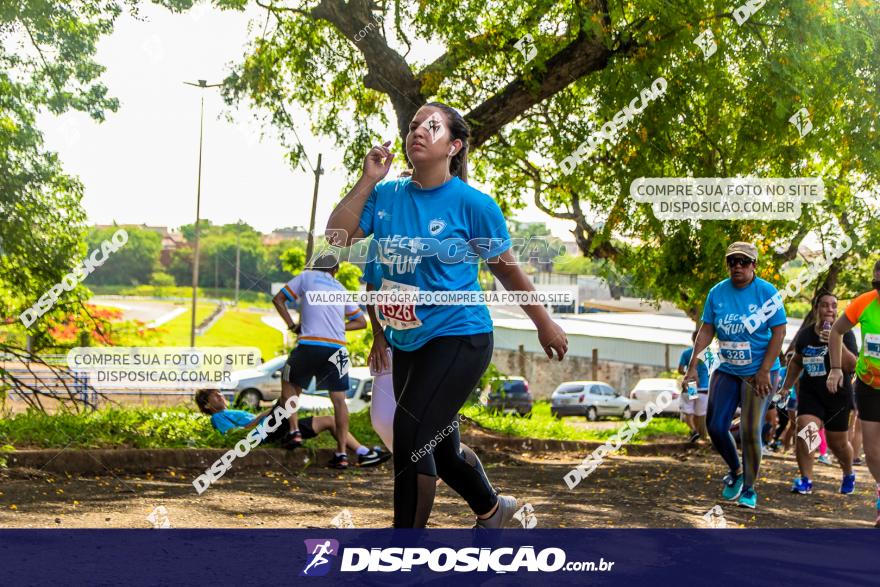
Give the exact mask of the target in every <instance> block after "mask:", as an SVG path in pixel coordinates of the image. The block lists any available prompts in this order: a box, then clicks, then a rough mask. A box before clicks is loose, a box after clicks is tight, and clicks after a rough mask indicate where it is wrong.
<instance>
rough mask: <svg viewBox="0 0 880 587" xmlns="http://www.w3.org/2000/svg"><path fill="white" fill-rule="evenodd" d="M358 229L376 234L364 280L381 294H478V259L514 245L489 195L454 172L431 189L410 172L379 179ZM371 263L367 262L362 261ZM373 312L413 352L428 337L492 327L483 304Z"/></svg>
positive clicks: (403, 306) (386, 308) (393, 341)
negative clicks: (372, 268)
mask: <svg viewBox="0 0 880 587" xmlns="http://www.w3.org/2000/svg"><path fill="white" fill-rule="evenodd" d="M359 227H360V228H361V230H363V231H364V235H365V236H369V235H373V243H371V248H370V259H375V261H376V263H377V265H376V267H375V269H376V270H375V271H368V274H365V275H364V280H365V281H367V282H368V283H372V284H373V285H374V286H375V287H376V288H377V289H379V290H380V291H408V292H411V293H417V292H420V291H421V292H429V291H430V292H441V291H474V292H478V291H480V286H479V283H478V281H477V271H478V267H479V264H478V262H479V260H480V259H489V258H491V257H495V256H498V255H500V254H501V253H503V252H504V251H506V250H507V249H509V248H510V246H511V240H510V234H509V233H508V231H507V221H506V220H505V218H504V215H503V214H502V213H501V209H500V208H499V207H498V204H496V203H495V200H493V199H492V198H491V197H490V196H488V195H486V194H484V193H483V192H481V191H479V190H477V189H475V188H473V187H471V186H469V185H468V184H466V183H465V182H463V181H461V179H459V178H458V177H453V178H452V179H450V180H449V181H447V182H446V183H444V184H442V185H440V186H437V187H435V188H431V189H421V188H419V187H417V186H416V185H415V184H414V183H413V182H412V179H411V178H409V177H403V178H397V179H393V180H389V181H384V182H382V183H380V184H378V185H377V186H376V187H375V188H374V189H373V193H372V194H370V197H369V198H368V199H367V202H366V204H365V205H364V210H363V212H362V214H361V218H360V223H359ZM367 266H369V262H368V263H367ZM378 315H379V317H380V319H381V320H382V321H383V323H384V325H385V327H386V336H387V335H388V334H390V333H387V331H388V330H390V331H391V332H393V336H388V338H389V341H390V342H391V344H393V345H394V346H395V347H396V348H400V349H401V350H405V351H410V350H415V349H417V348H419V347H421V346H422V345H424V344H425V343H426V342H428V341H429V340H431V339H432V338H436V337H438V336H454V335H467V334H480V333H483V332H491V331H492V319H491V317H490V316H489V310H488V308H486V306H485V305H462V304H458V305H437V304H434V305H409V304H398V305H384V306H380V307H379V308H378Z"/></svg>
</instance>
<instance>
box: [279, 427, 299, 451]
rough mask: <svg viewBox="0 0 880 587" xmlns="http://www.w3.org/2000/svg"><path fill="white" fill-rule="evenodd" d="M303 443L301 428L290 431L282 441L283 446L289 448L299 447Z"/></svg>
mask: <svg viewBox="0 0 880 587" xmlns="http://www.w3.org/2000/svg"><path fill="white" fill-rule="evenodd" d="M302 445H303V437H302V432H300V431H299V430H295V431H293V432H288V433H287V436H285V437H284V440H282V441H281V448H286V449H288V450H292V449H294V448H299V447H301V446H302Z"/></svg>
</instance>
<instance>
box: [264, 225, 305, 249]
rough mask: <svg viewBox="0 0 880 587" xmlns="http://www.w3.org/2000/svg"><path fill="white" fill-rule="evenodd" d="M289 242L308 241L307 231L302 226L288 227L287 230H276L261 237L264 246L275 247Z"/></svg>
mask: <svg viewBox="0 0 880 587" xmlns="http://www.w3.org/2000/svg"><path fill="white" fill-rule="evenodd" d="M289 240H300V241H307V240H309V231H308V230H306V229H305V228H303V227H302V226H290V227H287V228H276V229H275V230H273V231H272V233H271V234H267V235H264V236H263V239H262V241H263V244H264V245H265V246H272V245H277V244H279V243H281V242H284V241H289Z"/></svg>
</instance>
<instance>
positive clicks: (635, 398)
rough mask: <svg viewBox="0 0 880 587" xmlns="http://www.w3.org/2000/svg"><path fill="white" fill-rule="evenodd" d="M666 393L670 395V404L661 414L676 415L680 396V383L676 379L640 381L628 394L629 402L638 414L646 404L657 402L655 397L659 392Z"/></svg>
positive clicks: (679, 409) (679, 408) (678, 409)
mask: <svg viewBox="0 0 880 587" xmlns="http://www.w3.org/2000/svg"><path fill="white" fill-rule="evenodd" d="M664 391H668V392H670V393H671V394H672V403H670V404H669V405H668V406H666V409H665V410H663V413H664V414H666V413H668V414H678V413H679V412H680V411H681V407H680V405H679V401H680V397H679V396H681V383H680V382H679V381H678V380H677V379H657V378H647V379H641V380H639V382H638V383H636V386H635V387H633V389H632V391H630V392H629V400H630V402H631V405H632V409H633V410H635V411H636V412H640V411H642V410H644V409H645V406H647V405H648V402H654V401H657V396H658V395H660V393H661V392H664Z"/></svg>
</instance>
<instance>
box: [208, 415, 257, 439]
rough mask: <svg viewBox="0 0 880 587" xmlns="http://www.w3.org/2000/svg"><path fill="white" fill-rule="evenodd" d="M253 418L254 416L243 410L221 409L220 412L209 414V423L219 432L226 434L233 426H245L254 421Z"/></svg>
mask: <svg viewBox="0 0 880 587" xmlns="http://www.w3.org/2000/svg"><path fill="white" fill-rule="evenodd" d="M254 418H256V416H254V415H253V414H251V413H250V412H245V411H244V410H223V411H222V412H215V413H213V414H211V425H212V426H214V428H216V429H217V431H218V432H219V433H220V434H226V433H227V432H229V431H230V430H232V429H233V428H241V427H242V426H247V425H248V424H250V423H251V422H253V421H254Z"/></svg>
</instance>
